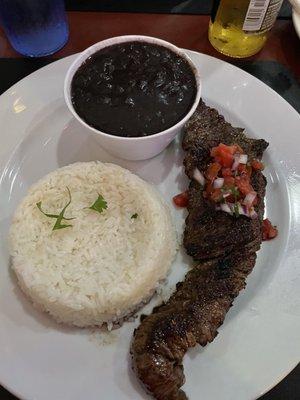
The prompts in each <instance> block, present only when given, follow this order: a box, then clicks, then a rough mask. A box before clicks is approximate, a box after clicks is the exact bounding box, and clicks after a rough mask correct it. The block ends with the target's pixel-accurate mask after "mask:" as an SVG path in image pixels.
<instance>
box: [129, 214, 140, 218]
mask: <svg viewBox="0 0 300 400" xmlns="http://www.w3.org/2000/svg"><path fill="white" fill-rule="evenodd" d="M138 216H139V214H138V213H135V214H133V215H132V216H131V219H136V218H137V217H138Z"/></svg>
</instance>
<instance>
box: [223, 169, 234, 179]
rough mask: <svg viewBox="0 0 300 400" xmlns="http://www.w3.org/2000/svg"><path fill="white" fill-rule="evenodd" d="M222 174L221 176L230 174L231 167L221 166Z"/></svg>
mask: <svg viewBox="0 0 300 400" xmlns="http://www.w3.org/2000/svg"><path fill="white" fill-rule="evenodd" d="M222 176H223V178H225V177H229V176H232V171H231V168H222Z"/></svg>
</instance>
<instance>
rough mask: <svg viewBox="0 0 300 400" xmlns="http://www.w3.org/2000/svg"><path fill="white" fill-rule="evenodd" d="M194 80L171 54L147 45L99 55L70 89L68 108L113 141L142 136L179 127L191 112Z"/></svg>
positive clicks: (128, 44)
mask: <svg viewBox="0 0 300 400" xmlns="http://www.w3.org/2000/svg"><path fill="white" fill-rule="evenodd" d="M196 91H197V89H196V79H195V76H194V73H193V70H192V68H191V66H190V65H189V63H188V62H187V61H186V60H185V59H183V58H182V57H180V56H179V55H177V54H176V53H175V52H173V51H171V50H169V49H167V48H165V47H162V46H158V45H155V44H149V43H146V42H126V43H122V44H117V45H113V46H110V47H106V48H104V49H102V50H99V51H98V52H97V53H95V54H93V55H92V56H91V57H89V58H88V59H87V61H86V62H84V64H83V65H81V67H80V68H79V69H78V71H77V72H76V73H75V75H74V77H73V80H72V84H71V96H72V103H73V106H74V108H75V110H76V112H77V113H78V115H79V116H80V117H81V118H82V119H83V120H84V121H86V122H87V123H88V124H89V125H90V126H92V127H94V128H96V129H99V130H100V131H102V132H105V133H109V134H111V135H116V136H127V137H136V136H147V135H153V134H155V133H158V132H160V131H163V130H165V129H167V128H170V127H171V126H173V125H175V124H176V123H177V122H179V121H180V120H181V119H182V118H183V117H184V116H185V115H186V114H187V113H188V112H189V110H190V109H191V107H192V105H193V103H194V100H195V96H196Z"/></svg>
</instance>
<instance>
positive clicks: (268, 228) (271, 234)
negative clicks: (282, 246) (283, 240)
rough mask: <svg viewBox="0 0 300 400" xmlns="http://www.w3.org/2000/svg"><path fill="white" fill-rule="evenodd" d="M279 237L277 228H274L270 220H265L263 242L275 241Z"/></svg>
mask: <svg viewBox="0 0 300 400" xmlns="http://www.w3.org/2000/svg"><path fill="white" fill-rule="evenodd" d="M277 235H278V229H277V228H276V226H273V225H272V224H271V222H270V221H269V220H268V218H266V219H264V220H263V231H262V239H263V240H271V239H274V238H275V237H276V236H277Z"/></svg>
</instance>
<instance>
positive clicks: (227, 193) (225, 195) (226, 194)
mask: <svg viewBox="0 0 300 400" xmlns="http://www.w3.org/2000/svg"><path fill="white" fill-rule="evenodd" d="M230 195H231V193H230V192H225V193H223V197H224V199H226V197H228V196H230Z"/></svg>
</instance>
